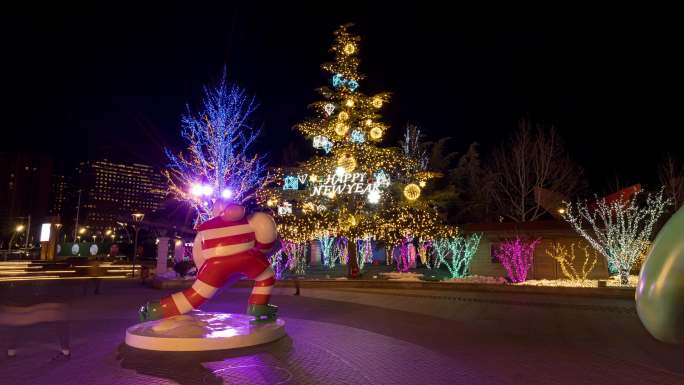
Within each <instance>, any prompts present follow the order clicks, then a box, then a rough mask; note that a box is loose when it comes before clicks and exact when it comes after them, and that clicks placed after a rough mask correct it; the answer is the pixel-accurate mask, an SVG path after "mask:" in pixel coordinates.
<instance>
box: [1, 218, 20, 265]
mask: <svg viewBox="0 0 684 385" xmlns="http://www.w3.org/2000/svg"><path fill="white" fill-rule="evenodd" d="M22 231H24V225H17V227H15V228H14V232H13V233H12V237H10V241H9V246H8V247H7V254H6V255H5V261H6V260H7V258H8V257H10V256H11V254H12V244H13V243H14V238H15V237H16V236H17V234H18V233H21V232H22Z"/></svg>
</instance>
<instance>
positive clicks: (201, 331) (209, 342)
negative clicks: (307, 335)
mask: <svg viewBox="0 0 684 385" xmlns="http://www.w3.org/2000/svg"><path fill="white" fill-rule="evenodd" d="M252 319H253V317H251V316H248V315H245V314H231V313H205V312H199V311H195V312H191V313H188V314H185V315H180V316H175V317H170V318H166V319H162V320H157V321H148V322H143V323H139V324H137V325H134V326H131V327H129V328H128V329H127V330H126V345H128V346H132V347H134V348H138V349H145V350H156V351H174V352H197V351H208V350H226V349H237V348H244V347H248V346H255V345H261V344H265V343H268V342H272V341H275V340H277V339H279V338H281V337H283V336H285V321H283V320H281V319H278V320H276V321H275V322H266V323H256V324H252V323H250V321H251V320H252Z"/></svg>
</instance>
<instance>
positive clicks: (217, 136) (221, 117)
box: [162, 72, 271, 223]
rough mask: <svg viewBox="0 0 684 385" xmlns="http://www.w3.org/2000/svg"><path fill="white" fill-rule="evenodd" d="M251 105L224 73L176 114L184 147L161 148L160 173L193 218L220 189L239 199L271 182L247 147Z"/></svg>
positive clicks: (201, 216)
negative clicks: (164, 162) (163, 165)
mask: <svg viewBox="0 0 684 385" xmlns="http://www.w3.org/2000/svg"><path fill="white" fill-rule="evenodd" d="M256 106H257V105H256V103H255V101H254V99H253V98H252V97H250V96H249V95H248V94H247V92H246V91H245V90H244V89H242V88H240V87H237V86H235V85H230V84H228V81H227V76H226V73H225V72H224V73H223V75H222V77H221V78H220V79H219V81H218V82H217V83H216V84H215V85H212V86H207V87H205V88H204V95H203V97H202V102H201V107H200V109H199V111H196V112H193V111H188V113H187V114H185V115H183V116H182V118H181V126H182V130H181V136H182V138H183V139H184V140H185V142H186V143H187V146H188V147H187V150H186V151H185V152H184V153H180V154H177V155H176V154H173V153H172V152H171V151H169V150H168V149H165V153H166V156H167V157H168V159H169V163H170V165H169V167H168V168H167V169H165V170H163V171H162V172H163V174H164V175H165V176H166V178H167V180H168V183H169V192H170V193H171V195H173V196H174V197H175V198H176V199H178V200H182V201H187V202H188V203H190V205H191V206H192V207H193V208H194V209H195V211H196V212H197V218H196V221H195V222H196V223H201V222H203V221H205V220H207V219H208V218H209V217H210V215H211V212H212V208H213V205H214V203H215V202H216V200H217V199H216V198H221V197H223V192H224V191H226V190H227V191H230V198H231V199H234V200H235V201H236V202H239V203H245V202H247V201H249V200H250V199H252V198H253V197H254V192H255V191H258V190H259V189H261V188H263V187H265V186H266V185H267V184H268V183H270V182H271V179H270V178H268V177H267V174H266V168H265V165H264V162H263V158H262V157H261V156H259V155H256V154H254V153H253V151H252V147H253V144H254V143H255V140H256V139H257V137H258V135H259V130H258V129H253V128H252V127H251V126H249V125H247V124H245V123H244V122H246V121H250V120H251V115H252V114H253V112H254V111H255V109H256ZM197 181H203V183H204V184H200V183H198V182H197ZM188 186H190V187H189V188H188ZM214 192H217V193H218V194H217V195H218V196H213V194H214ZM219 194H220V195H219Z"/></svg>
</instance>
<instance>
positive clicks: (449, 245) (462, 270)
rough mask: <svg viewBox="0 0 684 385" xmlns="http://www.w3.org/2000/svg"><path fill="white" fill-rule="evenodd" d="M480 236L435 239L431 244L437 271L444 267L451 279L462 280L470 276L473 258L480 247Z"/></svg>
mask: <svg viewBox="0 0 684 385" xmlns="http://www.w3.org/2000/svg"><path fill="white" fill-rule="evenodd" d="M480 239H482V234H472V235H470V236H468V237H464V236H462V235H459V236H456V237H448V238H441V239H437V240H435V241H434V242H433V243H432V246H433V248H434V250H435V256H436V259H435V265H434V267H435V268H436V269H438V268H439V267H440V266H442V265H446V267H447V269H448V270H449V273H450V274H451V278H462V277H465V276H467V275H469V274H470V265H471V263H472V261H473V256H474V255H475V253H477V249H478V247H479V246H480Z"/></svg>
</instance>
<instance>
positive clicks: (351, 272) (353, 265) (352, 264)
mask: <svg viewBox="0 0 684 385" xmlns="http://www.w3.org/2000/svg"><path fill="white" fill-rule="evenodd" d="M347 255H349V262H348V263H347V278H358V277H359V261H358V260H357V258H356V242H354V243H353V244H352V247H347Z"/></svg>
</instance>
